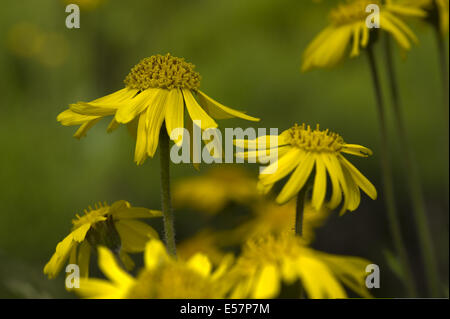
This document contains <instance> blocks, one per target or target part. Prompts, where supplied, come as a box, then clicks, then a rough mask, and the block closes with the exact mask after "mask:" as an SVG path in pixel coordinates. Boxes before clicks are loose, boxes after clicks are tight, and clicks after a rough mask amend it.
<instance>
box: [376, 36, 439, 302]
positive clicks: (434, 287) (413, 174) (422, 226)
mask: <svg viewBox="0 0 450 319" xmlns="http://www.w3.org/2000/svg"><path fill="white" fill-rule="evenodd" d="M384 44H385V45H384V49H385V59H386V68H387V70H386V71H387V74H388V78H389V85H390V87H391V98H392V106H393V110H394V117H395V124H396V125H395V127H396V130H397V135H398V137H399V139H400V151H401V153H402V155H403V156H402V159H403V166H404V168H405V172H406V174H405V175H406V178H407V183H406V184H407V185H408V188H409V195H410V200H411V203H412V209H413V214H414V219H415V223H416V227H417V232H418V234H419V240H420V246H421V250H422V255H423V258H424V265H425V272H426V274H427V279H428V280H427V283H428V285H429V292H430V294H431V296H432V297H437V296H438V294H439V281H438V272H437V266H436V256H435V255H434V248H433V242H432V238H431V234H430V230H429V225H428V220H427V213H426V206H425V199H424V196H423V191H422V185H421V182H420V176H419V170H418V168H417V164H416V160H415V158H414V155H413V152H412V150H411V147H410V144H409V142H408V137H407V134H406V128H405V122H404V116H403V112H402V110H401V105H400V97H399V93H398V86H397V83H398V82H397V77H396V74H395V68H394V63H393V57H392V50H391V41H390V39H389V38H388V37H386V38H385V42H384Z"/></svg>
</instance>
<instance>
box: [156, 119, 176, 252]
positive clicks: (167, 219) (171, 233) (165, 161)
mask: <svg viewBox="0 0 450 319" xmlns="http://www.w3.org/2000/svg"><path fill="white" fill-rule="evenodd" d="M169 141H170V140H169V136H168V135H167V132H166V130H165V129H164V127H163V128H161V132H160V135H159V147H160V152H161V153H160V160H161V204H162V211H163V219H164V235H165V239H166V245H167V250H168V252H169V253H170V254H171V255H173V256H176V254H177V252H176V245H175V227H174V217H173V209H172V200H171V196H170V150H169Z"/></svg>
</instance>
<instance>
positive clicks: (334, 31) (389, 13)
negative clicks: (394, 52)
mask: <svg viewBox="0 0 450 319" xmlns="http://www.w3.org/2000/svg"><path fill="white" fill-rule="evenodd" d="M371 4H375V5H378V7H379V8H380V12H379V18H380V19H379V22H380V25H379V26H380V30H382V31H385V32H388V33H389V34H391V35H392V36H393V37H394V39H395V41H396V42H397V43H398V45H399V46H400V47H401V48H402V49H403V50H409V49H410V48H411V41H413V42H417V38H416V36H415V35H414V33H413V32H412V31H411V29H410V28H409V27H408V26H407V25H406V24H405V23H404V22H403V21H402V20H401V19H400V18H399V15H403V16H415V17H424V16H425V15H426V13H425V11H423V10H421V9H419V8H411V7H408V6H403V5H400V4H395V5H393V4H389V3H388V4H381V1H379V0H349V1H347V2H345V3H341V4H339V5H338V6H337V7H335V8H334V9H333V10H332V11H331V12H330V16H329V18H330V23H329V25H328V26H327V27H326V28H325V29H324V30H323V31H322V32H321V33H320V34H319V35H318V36H317V37H316V38H315V39H314V40H313V41H312V42H311V43H310V45H309V46H308V48H307V49H306V50H305V52H304V54H303V64H302V71H308V70H311V69H313V68H323V67H332V66H335V65H336V64H338V63H339V62H341V61H342V60H343V59H344V57H345V55H346V54H347V50H348V48H349V46H350V45H351V51H350V57H355V56H358V55H359V52H360V47H362V48H365V47H366V46H367V45H368V44H369V41H370V34H371V32H370V31H371V30H377V29H376V28H375V29H369V28H368V27H367V25H366V19H367V17H368V16H369V14H370V12H366V8H367V6H368V5H371Z"/></svg>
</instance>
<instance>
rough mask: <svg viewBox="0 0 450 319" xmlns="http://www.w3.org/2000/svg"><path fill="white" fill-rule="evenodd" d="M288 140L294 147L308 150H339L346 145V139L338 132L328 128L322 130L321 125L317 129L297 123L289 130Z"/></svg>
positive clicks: (333, 151) (331, 151)
mask: <svg viewBox="0 0 450 319" xmlns="http://www.w3.org/2000/svg"><path fill="white" fill-rule="evenodd" d="M288 132H289V134H287V142H288V143H290V144H291V145H292V146H294V147H298V148H300V149H302V150H304V151H308V152H330V153H335V152H339V151H340V150H341V149H342V147H343V146H344V144H345V142H344V139H343V138H342V137H341V136H340V135H339V134H337V133H333V132H330V131H328V129H326V130H325V131H321V130H320V129H319V125H317V127H316V129H315V130H312V129H311V127H310V126H309V125H308V126H305V124H302V125H301V126H299V125H297V124H295V125H294V126H293V127H291V128H290V129H289V130H288Z"/></svg>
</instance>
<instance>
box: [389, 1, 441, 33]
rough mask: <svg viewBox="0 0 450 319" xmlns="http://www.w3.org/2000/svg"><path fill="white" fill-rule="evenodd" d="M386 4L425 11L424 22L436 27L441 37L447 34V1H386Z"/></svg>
mask: <svg viewBox="0 0 450 319" xmlns="http://www.w3.org/2000/svg"><path fill="white" fill-rule="evenodd" d="M388 2H389V3H393V4H399V5H402V6H405V7H407V6H409V7H413V8H419V9H423V10H425V11H426V12H427V17H426V20H427V21H429V22H430V23H431V24H433V25H436V26H437V27H438V28H439V30H440V32H441V34H442V36H445V35H446V34H447V33H448V24H449V22H448V20H449V0H388Z"/></svg>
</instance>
